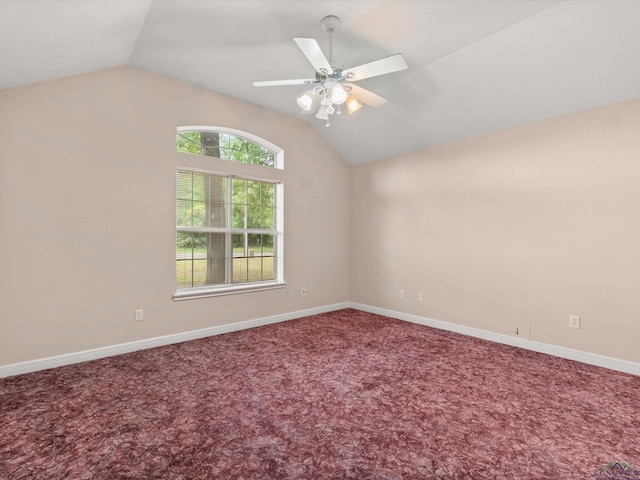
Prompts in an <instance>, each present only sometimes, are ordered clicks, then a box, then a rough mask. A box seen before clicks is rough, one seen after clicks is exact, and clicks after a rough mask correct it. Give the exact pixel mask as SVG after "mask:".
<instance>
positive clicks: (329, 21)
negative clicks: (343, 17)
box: [320, 15, 342, 33]
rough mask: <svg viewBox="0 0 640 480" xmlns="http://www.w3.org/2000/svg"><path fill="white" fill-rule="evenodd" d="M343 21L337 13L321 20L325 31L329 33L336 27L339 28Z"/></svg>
mask: <svg viewBox="0 0 640 480" xmlns="http://www.w3.org/2000/svg"><path fill="white" fill-rule="evenodd" d="M341 23H342V22H341V21H340V19H339V18H338V17H336V16H335V15H327V16H326V17H324V18H323V19H322V20H320V25H322V28H323V29H324V31H325V32H329V33H333V32H335V30H336V28H338V27H339V26H340V24H341Z"/></svg>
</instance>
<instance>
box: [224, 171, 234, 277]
mask: <svg viewBox="0 0 640 480" xmlns="http://www.w3.org/2000/svg"><path fill="white" fill-rule="evenodd" d="M232 186H233V177H231V176H228V177H227V207H226V217H227V218H226V222H225V223H226V225H225V226H226V230H227V231H226V233H225V238H226V240H227V242H226V243H227V260H226V261H225V270H226V273H225V280H226V283H227V285H230V284H231V283H233V235H232V234H231V224H232V221H233V205H232V200H233V192H232Z"/></svg>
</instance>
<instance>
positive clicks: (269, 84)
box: [253, 78, 316, 87]
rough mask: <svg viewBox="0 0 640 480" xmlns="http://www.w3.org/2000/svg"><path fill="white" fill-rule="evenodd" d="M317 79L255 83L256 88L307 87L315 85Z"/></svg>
mask: <svg viewBox="0 0 640 480" xmlns="http://www.w3.org/2000/svg"><path fill="white" fill-rule="evenodd" d="M315 82H316V80H315V78H299V79H296V80H265V81H263V82H253V86H254V87H279V86H282V85H305V84H308V83H315Z"/></svg>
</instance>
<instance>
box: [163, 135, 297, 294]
mask: <svg viewBox="0 0 640 480" xmlns="http://www.w3.org/2000/svg"><path fill="white" fill-rule="evenodd" d="M176 147H177V150H178V151H181V152H186V153H196V154H199V155H206V156H210V157H215V158H216V159H222V160H232V161H233V162H240V163H247V164H250V165H253V166H254V167H252V168H253V169H256V171H257V172H258V173H263V169H264V168H265V167H270V168H273V167H275V166H276V164H277V163H278V160H279V155H278V153H280V154H281V151H280V152H274V151H272V150H270V149H269V148H267V147H266V146H263V145H260V144H258V143H256V142H254V141H252V140H248V139H246V138H244V137H242V136H240V135H237V134H231V133H228V132H223V133H221V132H219V131H194V130H180V129H179V130H178V133H177V137H176ZM280 157H281V155H280ZM212 161H213V159H212ZM220 163H223V164H224V165H227V168H224V170H227V171H225V172H220V171H208V170H203V169H201V168H189V167H180V168H178V170H177V175H176V287H177V292H176V295H175V296H174V298H175V299H182V298H193V297H197V296H210V295H220V294H225V293H238V292H242V291H247V290H257V289H265V288H277V287H281V286H284V282H283V275H282V273H283V272H282V266H283V261H282V253H283V248H282V241H283V239H282V236H283V235H282V225H283V221H282V183H281V182H280V181H278V180H277V179H270V178H268V177H269V176H268V175H265V176H264V177H262V176H260V177H258V176H257V175H256V177H252V176H250V175H246V172H244V173H245V174H243V175H238V174H235V173H234V170H237V168H234V167H233V163H232V162H218V163H217V164H216V167H218V168H219V167H220ZM280 163H281V162H280Z"/></svg>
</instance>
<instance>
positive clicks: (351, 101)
mask: <svg viewBox="0 0 640 480" xmlns="http://www.w3.org/2000/svg"><path fill="white" fill-rule="evenodd" d="M360 108H362V104H361V103H360V102H359V101H358V100H357V99H356V97H354V96H353V95H351V96H350V97H349V98H347V111H348V112H349V115H351V114H352V113H353V112H355V111H357V110H360Z"/></svg>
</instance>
